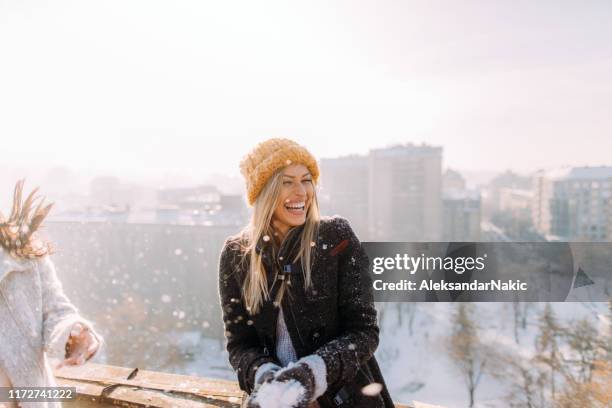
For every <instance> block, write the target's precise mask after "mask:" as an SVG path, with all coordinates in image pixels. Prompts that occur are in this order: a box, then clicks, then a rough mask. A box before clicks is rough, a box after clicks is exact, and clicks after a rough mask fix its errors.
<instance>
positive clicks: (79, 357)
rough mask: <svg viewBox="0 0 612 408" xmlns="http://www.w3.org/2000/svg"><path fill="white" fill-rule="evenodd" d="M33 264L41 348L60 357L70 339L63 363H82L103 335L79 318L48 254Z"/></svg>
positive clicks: (95, 349)
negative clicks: (38, 288)
mask: <svg viewBox="0 0 612 408" xmlns="http://www.w3.org/2000/svg"><path fill="white" fill-rule="evenodd" d="M36 265H37V267H38V272H39V275H40V281H41V288H42V312H43V313H42V315H43V346H44V350H45V351H46V352H47V353H49V354H50V355H52V356H54V357H59V358H61V359H63V358H64V355H65V349H66V344H67V343H68V340H69V339H70V343H71V350H72V352H71V354H70V355H69V356H68V357H69V359H68V360H66V361H65V362H66V363H68V364H78V363H82V362H83V360H87V359H89V358H90V357H92V356H93V354H95V353H96V352H97V351H98V349H99V347H100V345H101V344H102V338H101V337H100V336H99V335H98V334H97V333H96V332H95V331H94V329H93V326H92V324H91V323H90V322H89V321H87V320H85V319H84V318H83V317H81V315H80V314H79V313H78V311H77V309H76V307H74V305H73V304H72V303H71V302H70V300H69V299H68V297H67V296H66V295H65V294H64V291H63V289H62V284H61V282H60V281H59V279H58V278H57V273H56V272H55V266H54V265H53V262H52V261H51V259H50V258H49V256H44V257H43V258H41V259H39V260H38V261H37V262H36Z"/></svg>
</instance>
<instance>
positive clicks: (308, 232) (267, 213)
mask: <svg viewBox="0 0 612 408" xmlns="http://www.w3.org/2000/svg"><path fill="white" fill-rule="evenodd" d="M282 174H283V171H282V169H280V170H278V171H277V172H276V173H274V175H272V177H270V179H269V181H268V182H267V183H266V185H265V186H264V187H263V189H262V190H261V193H260V194H259V196H258V197H257V200H256V201H255V203H254V205H253V215H252V217H251V220H250V222H249V224H248V225H247V226H246V227H245V229H244V230H243V231H242V234H241V235H242V236H243V238H244V240H243V247H242V251H243V254H244V256H243V258H242V260H243V261H245V260H246V259H247V257H248V259H250V263H249V268H248V271H247V276H246V278H245V280H244V285H243V286H242V296H243V299H244V302H245V305H246V308H247V310H248V311H249V312H250V313H251V314H253V315H254V314H257V313H258V312H259V310H260V309H261V306H262V305H263V302H264V300H267V299H269V296H270V294H269V291H268V281H267V275H266V270H265V268H264V265H263V262H262V257H261V254H260V253H259V252H258V250H257V245H258V243H259V241H260V239H262V238H263V237H264V236H266V235H267V236H268V237H272V236H273V234H274V231H273V229H272V216H273V214H274V210H275V209H276V205H277V203H278V199H279V195H280V191H281V187H282ZM318 230H319V203H318V201H317V195H316V191H313V196H312V202H311V204H310V207H309V209H308V212H307V213H306V222H305V223H304V229H303V230H302V232H301V238H300V250H299V251H298V253H297V255H296V257H295V258H294V259H293V260H292V262H297V261H298V260H300V261H301V265H302V271H303V273H304V288H305V289H308V288H309V287H310V285H311V284H312V279H311V276H312V270H311V263H312V252H313V246H312V245H311V243H312V242H315V241H316V236H317V234H318ZM272 241H273V240H272ZM281 282H282V283H281V287H280V289H279V291H278V293H277V295H276V299H275V302H277V304H278V305H280V304H281V302H282V300H283V296H284V294H285V291H286V289H287V288H286V287H287V281H286V280H283V281H281Z"/></svg>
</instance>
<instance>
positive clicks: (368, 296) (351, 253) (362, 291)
mask: <svg viewBox="0 0 612 408" xmlns="http://www.w3.org/2000/svg"><path fill="white" fill-rule="evenodd" d="M332 228H337V231H338V234H339V236H340V239H339V243H340V242H342V241H343V240H346V241H347V244H348V245H347V246H346V248H345V249H344V250H343V251H341V252H340V253H338V254H337V256H338V257H339V259H338V267H339V270H338V314H339V315H338V322H339V325H340V327H339V335H338V336H337V337H336V338H335V339H333V340H330V341H329V342H327V343H326V344H324V345H323V346H321V347H320V348H319V349H318V350H316V352H315V354H316V355H318V356H320V357H321V358H322V359H323V361H324V362H325V367H326V379H327V385H328V386H336V385H341V384H346V383H348V382H350V381H351V380H352V379H353V378H354V377H355V375H356V374H357V372H358V370H359V367H360V366H361V365H362V364H363V363H365V362H366V361H368V360H369V359H370V358H371V357H372V356H373V355H374V351H375V350H376V347H378V340H379V339H378V335H379V328H378V324H377V322H376V308H375V306H374V296H373V292H372V283H371V278H370V275H369V274H368V257H367V255H366V253H365V251H364V249H363V247H362V246H361V243H360V242H359V240H358V239H357V236H356V235H355V233H354V232H353V230H352V229H351V227H350V225H349V223H348V221H347V220H345V219H344V218H340V217H338V218H336V219H335V220H334V225H333V227H332Z"/></svg>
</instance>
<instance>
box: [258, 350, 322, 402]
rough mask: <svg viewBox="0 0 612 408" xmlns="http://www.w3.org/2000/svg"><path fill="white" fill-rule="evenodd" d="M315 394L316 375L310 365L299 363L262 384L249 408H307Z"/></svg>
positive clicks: (282, 370)
mask: <svg viewBox="0 0 612 408" xmlns="http://www.w3.org/2000/svg"><path fill="white" fill-rule="evenodd" d="M265 374H268V372H266V373H265ZM314 393H315V376H314V373H313V372H312V369H311V368H310V366H309V365H308V364H306V363H305V362H301V361H298V362H297V363H292V364H290V365H289V366H288V367H286V368H283V369H281V370H278V371H276V373H275V375H274V379H273V380H270V379H269V378H268V379H267V381H265V382H263V383H261V384H260V385H259V386H258V387H257V388H256V390H255V391H254V392H253V393H252V394H251V395H250V396H249V399H248V400H247V408H307V407H308V406H309V404H310V403H311V402H312V401H313V400H314V398H315V397H314Z"/></svg>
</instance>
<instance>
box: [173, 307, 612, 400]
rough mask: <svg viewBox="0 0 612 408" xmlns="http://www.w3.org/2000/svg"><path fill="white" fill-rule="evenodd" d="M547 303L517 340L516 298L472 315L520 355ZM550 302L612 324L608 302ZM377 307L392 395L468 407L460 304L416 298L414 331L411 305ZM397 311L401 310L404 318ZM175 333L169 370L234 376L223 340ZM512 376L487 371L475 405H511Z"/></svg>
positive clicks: (569, 315)
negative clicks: (457, 329) (179, 357)
mask: <svg viewBox="0 0 612 408" xmlns="http://www.w3.org/2000/svg"><path fill="white" fill-rule="evenodd" d="M544 305H545V304H544V303H534V304H532V308H531V309H530V311H529V314H528V318H527V326H526V328H525V329H524V330H523V329H520V330H519V337H518V338H519V342H518V344H517V342H516V340H515V337H514V323H513V309H512V304H508V303H479V304H475V305H474V306H475V310H474V316H475V317H476V318H477V321H478V324H479V326H480V327H481V329H482V331H481V333H482V341H483V342H485V343H487V344H490V345H492V346H494V347H495V348H496V349H497V350H500V351H503V352H505V353H508V354H509V355H515V356H517V358H518V356H523V357H529V356H531V355H532V353H533V351H534V342H535V337H536V335H537V319H538V316H539V315H540V314H541V312H542V310H543V308H544ZM552 306H553V310H554V312H555V314H556V315H557V317H558V318H559V320H560V321H561V322H568V321H569V320H570V319H578V318H583V317H587V318H589V319H591V320H592V322H593V323H594V324H595V325H596V326H598V327H599V331H600V333H603V332H604V331H605V330H609V324H608V320H607V319H608V311H607V304H605V303H591V304H582V303H554V304H552ZM379 307H382V308H384V313H383V318H382V321H381V336H380V345H379V347H378V350H377V351H376V356H377V358H378V360H379V363H380V365H381V368H382V370H383V374H384V376H385V380H386V381H387V385H388V387H389V390H390V392H391V396H392V397H393V399H394V400H395V401H398V402H405V403H412V402H413V401H421V402H425V403H428V404H435V405H442V406H445V407H448V408H465V407H467V406H468V393H467V390H466V386H465V385H464V380H463V378H462V377H461V375H460V373H459V372H458V371H457V369H456V368H455V366H454V365H453V363H452V361H451V360H450V358H449V356H448V352H447V349H448V347H447V345H446V340H447V338H448V335H449V333H450V328H451V323H452V315H453V312H454V310H456V308H457V304H454V303H419V304H416V306H415V309H414V311H415V314H414V320H413V322H412V333H411V330H410V327H409V323H408V313H409V312H408V307H410V306H408V307H407V306H406V305H403V307H404V309H400V308H399V307H398V304H396V303H387V304H384V305H380V304H379ZM399 313H402V316H401V317H402V319H403V321H402V323H401V324H400V323H399V316H398V314H399ZM172 336H173V337H174V340H173V341H174V342H175V344H176V345H177V346H179V347H180V349H181V350H183V352H184V353H185V355H187V356H189V358H187V359H186V360H185V361H184V362H182V363H178V364H177V365H176V366H174V367H171V368H170V371H174V372H180V373H184V374H193V375H199V376H207V377H216V378H224V379H228V380H235V378H236V377H235V374H234V373H233V371H232V370H231V368H230V366H229V364H228V357H227V352H226V351H225V350H224V348H223V343H222V342H221V341H219V340H217V339H209V338H203V337H201V335H200V333H199V332H182V333H178V332H177V333H176V334H173V335H172ZM510 380H511V379H508V381H504V380H503V379H495V378H493V377H492V376H490V375H488V374H485V375H484V376H483V378H482V380H481V383H480V384H479V386H478V388H477V390H476V407H478V408H493V407H495V408H497V407H500V408H501V407H507V406H508V403H507V396H508V393H509V387H510V383H509V381H510Z"/></svg>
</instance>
